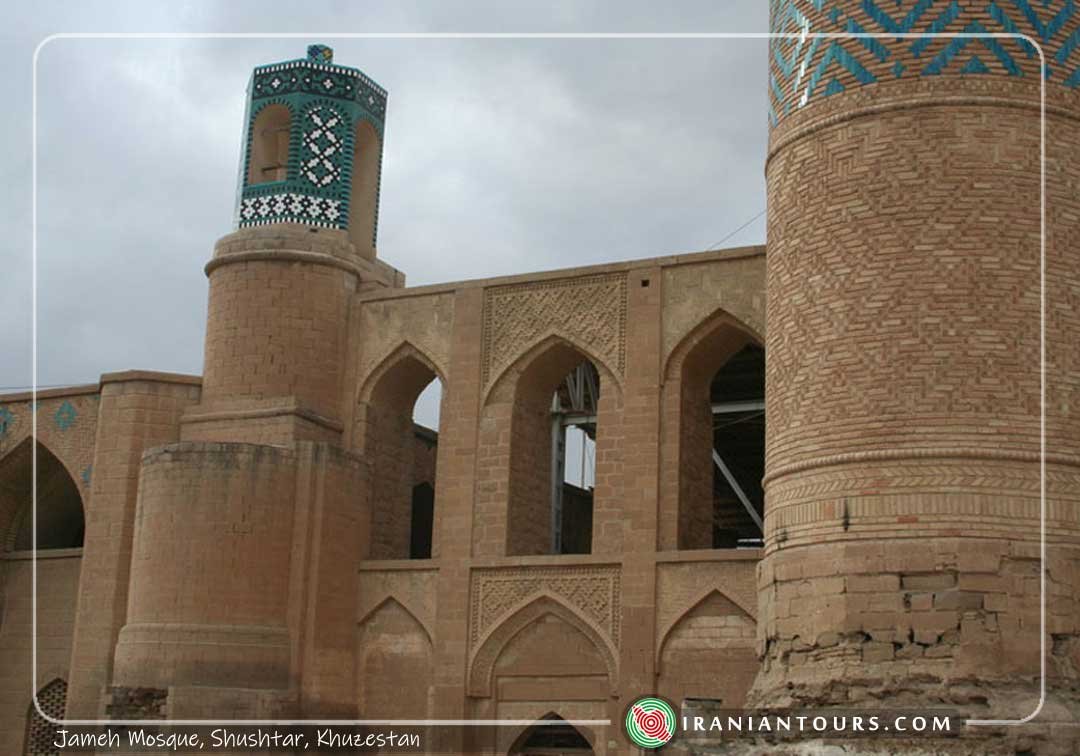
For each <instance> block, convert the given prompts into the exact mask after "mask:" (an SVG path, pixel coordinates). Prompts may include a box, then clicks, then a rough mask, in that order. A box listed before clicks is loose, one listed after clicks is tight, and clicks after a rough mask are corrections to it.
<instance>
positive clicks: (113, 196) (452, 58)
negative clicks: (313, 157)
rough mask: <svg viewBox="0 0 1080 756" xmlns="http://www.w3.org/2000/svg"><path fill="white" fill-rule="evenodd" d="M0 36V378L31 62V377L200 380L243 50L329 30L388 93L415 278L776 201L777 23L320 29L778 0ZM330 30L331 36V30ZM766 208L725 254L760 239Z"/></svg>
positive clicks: (730, 9) (364, 13)
mask: <svg viewBox="0 0 1080 756" xmlns="http://www.w3.org/2000/svg"><path fill="white" fill-rule="evenodd" d="M18 8H19V16H18V17H15V18H13V17H12V16H11V15H9V16H8V19H9V22H8V23H7V24H6V27H5V28H4V29H3V30H2V31H0V39H2V41H3V44H4V49H5V52H6V56H5V58H6V66H7V71H6V75H5V76H4V77H3V80H2V83H0V87H2V88H3V90H4V98H3V101H4V102H5V104H6V107H7V117H6V118H4V119H3V120H2V121H0V137H2V138H0V150H3V151H4V152H5V153H6V154H5V155H4V159H3V160H2V161H0V166H2V171H3V182H2V184H0V192H2V196H3V198H4V201H3V202H0V222H3V226H4V229H5V233H4V237H3V238H4V242H5V245H4V247H3V258H4V265H3V268H2V270H3V274H2V278H0V281H2V291H3V295H2V296H0V319H2V322H3V328H2V329H0V355H2V356H0V387H4V388H5V389H10V388H11V387H22V386H28V385H29V384H30V382H31V354H32V351H31V343H32V342H31V336H30V312H31V304H32V298H31V290H32V279H31V269H32V268H31V260H32V257H31V238H32V237H31V233H32V231H31V202H30V198H31V165H32V161H31V154H32V150H31V144H32V142H31V139H32V120H31V96H32V86H31V80H32V70H33V68H32V58H33V52H34V49H35V47H36V45H37V44H38V43H39V42H40V41H41V40H42V39H44V38H45V37H46V36H48V35H49V34H52V33H55V32H67V31H79V32H105V31H111V32H143V31H155V32H165V31H168V32H245V33H253V32H304V33H307V32H309V31H310V32H311V33H312V35H311V37H310V38H304V39H214V40H167V39H164V40H163V39H151V40H116V39H76V40H72V39H61V40H57V41H53V42H50V43H49V44H47V45H46V46H45V47H44V48H43V49H42V50H41V52H40V56H39V61H38V89H37V92H38V119H37V137H38V211H39V212H38V225H37V231H38V254H37V274H38V281H37V293H38V300H37V312H38V340H37V346H38V350H37V359H38V384H39V385H53V384H70V383H86V382H93V381H96V380H97V378H98V376H99V375H100V374H101V373H103V372H108V371H114V370H123V369H129V368H147V369H155V370H167V371H177V372H184V373H199V372H201V370H202V341H203V329H204V319H205V310H206V278H205V276H204V274H203V272H202V267H203V264H204V263H205V262H206V261H207V260H208V259H209V256H210V253H211V250H212V245H213V243H214V241H215V240H216V239H217V238H219V237H220V236H222V235H224V234H226V233H228V232H229V231H230V230H231V228H230V224H231V220H232V213H233V204H234V197H235V183H236V173H237V162H238V156H239V150H240V136H241V127H242V120H243V107H244V88H245V86H246V83H247V78H248V76H249V74H250V72H251V69H252V67H253V66H255V65H258V64H263V63H269V62H274V61H279V60H287V59H291V58H296V57H301V56H302V55H303V54H304V51H305V48H306V45H307V44H308V43H310V42H318V41H322V42H326V43H327V44H330V45H331V46H333V47H334V49H335V61H336V62H338V63H341V64H343V65H350V66H356V67H358V68H361V69H362V70H364V71H365V72H366V73H367V74H368V75H370V76H371V77H372V78H374V79H375V80H376V81H378V82H379V83H380V84H382V85H383V86H384V87H385V88H386V89H387V90H389V92H390V98H389V106H388V117H387V138H386V153H385V160H384V165H383V189H382V204H381V212H380V229H379V255H380V257H382V258H383V259H385V260H386V261H387V262H389V263H390V264H392V265H394V266H396V267H397V268H399V269H401V270H404V271H405V272H406V274H407V276H408V282H409V284H410V285H418V284H427V283H436V282H440V281H451V280H458V279H464V278H476V277H486V276H493V275H502V274H510V273H524V272H529V271H535V270H545V269H551V268H560V267H568V266H576V265H586V264H592V263H600V262H608V261H614V260H622V259H630V258H636V257H648V256H654V255H665V254H672V253H677V252H685V251H696V250H701V249H707V248H710V247H712V246H714V245H716V244H717V242H719V241H720V240H721V239H723V238H724V237H725V236H727V235H728V234H729V233H730V232H731V231H733V230H734V229H736V228H738V227H739V226H740V225H742V224H743V223H745V222H746V221H747V220H749V219H751V218H753V217H754V216H756V215H757V214H758V213H760V212H761V211H762V210H763V209H764V206H765V194H764V178H763V162H764V154H765V144H766V137H767V134H766V108H767V101H766V86H765V84H766V55H767V49H766V43H765V42H764V41H762V40H723V41H716V40H713V41H687V40H676V41H667V40H666V41H642V40H605V41H598V40H587V41H583V40H543V41H533V40H496V41H492V40H431V39H414V40H401V39H383V40H357V39H353V40H346V39H333V38H330V37H329V36H328V35H327V34H326V32H328V31H336V32H458V31H470V32H478V31H479V32H518V31H528V32H537V31H554V32H597V31H605V32H610V31H615V32H664V31H667V32H693V31H722V32H738V31H766V30H767V24H768V9H767V3H766V2H764V0H722V1H721V2H717V0H704V1H702V2H683V3H674V4H667V7H662V4H659V3H655V2H647V1H640V2H639V1H638V0H627V1H626V2H619V3H610V4H606V5H602V4H596V3H588V2H572V1H570V0H562V1H558V0H555V1H550V2H546V3H542V4H541V3H536V4H531V5H524V4H520V3H506V2H462V3H450V2H430V3H420V2H400V1H396V2H394V1H391V2H322V3H319V2H308V3H303V4H301V3H296V2H276V1H272V0H261V1H260V2H228V3H225V2H220V3H210V2H206V3H197V2H173V3H147V2H129V3H124V2H112V3H102V2H80V3H59V2H52V1H50V0H45V1H44V2H35V3H32V4H29V3H21V4H19V5H18ZM320 32H322V33H320ZM764 233H765V232H764V219H758V220H756V221H755V222H753V223H751V224H750V225H749V226H747V227H746V228H745V229H744V230H742V231H740V232H739V233H737V234H735V235H733V236H731V237H730V238H728V239H727V240H726V241H724V243H723V246H739V245H743V244H754V243H760V242H762V241H763V240H764Z"/></svg>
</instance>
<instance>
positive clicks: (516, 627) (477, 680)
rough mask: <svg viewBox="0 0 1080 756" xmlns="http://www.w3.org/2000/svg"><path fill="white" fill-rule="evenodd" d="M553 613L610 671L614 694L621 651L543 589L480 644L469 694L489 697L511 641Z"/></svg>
mask: <svg viewBox="0 0 1080 756" xmlns="http://www.w3.org/2000/svg"><path fill="white" fill-rule="evenodd" d="M546 616H552V617H555V618H557V619H559V620H561V621H562V622H565V623H566V624H567V625H569V626H570V627H572V628H573V629H574V630H576V631H577V632H579V633H580V634H581V635H583V636H584V637H585V638H586V639H587V640H588V642H589V643H590V645H591V647H592V649H593V650H594V651H595V652H596V654H597V655H598V656H599V658H600V659H601V661H602V663H603V666H604V668H605V669H606V670H607V685H608V688H609V690H610V694H611V695H615V692H616V690H617V687H618V663H617V661H616V659H617V658H618V652H617V650H616V649H615V647H614V645H613V644H612V643H611V641H610V639H609V638H608V637H607V634H606V633H604V632H603V631H602V630H601V629H600V628H598V627H596V626H595V625H594V624H593V623H592V622H590V621H589V620H587V619H586V618H585V617H583V616H582V615H581V614H580V612H579V611H578V610H577V609H575V608H574V607H572V606H570V605H569V604H567V603H566V602H565V601H564V600H563V599H562V598H561V597H559V596H557V595H555V594H553V593H550V592H548V591H543V592H540V593H537V594H534V595H533V596H531V597H529V598H527V599H525V600H524V601H522V602H521V603H519V604H518V605H517V607H515V608H514V609H512V610H510V611H508V612H507V613H506V614H505V615H504V616H503V619H501V620H500V621H498V622H496V623H495V624H494V625H493V626H492V627H491V628H490V629H489V630H488V631H487V632H486V633H484V634H483V635H482V636H481V638H480V640H479V641H478V643H477V647H476V651H475V652H474V653H473V655H472V659H471V661H470V664H469V675H468V689H469V695H471V696H478V697H484V698H486V697H490V696H491V694H492V682H493V676H494V670H495V664H496V662H497V661H498V659H499V657H500V656H501V655H502V653H503V651H504V650H505V649H506V647H507V646H508V645H509V644H510V642H511V641H512V640H513V639H514V638H515V637H517V635H518V634H519V633H521V632H522V631H523V630H524V629H525V628H527V627H528V626H529V625H531V624H533V623H534V622H536V621H538V620H540V619H542V618H544V617H546Z"/></svg>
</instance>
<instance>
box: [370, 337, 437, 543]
mask: <svg viewBox="0 0 1080 756" xmlns="http://www.w3.org/2000/svg"><path fill="white" fill-rule="evenodd" d="M435 382H438V385H439V386H441V387H442V388H443V393H442V397H441V402H443V403H445V401H446V393H445V386H446V382H445V380H444V377H443V373H442V371H441V370H440V368H439V367H438V366H437V365H436V363H435V362H434V360H432V359H431V358H430V357H429V356H428V355H427V354H425V353H424V352H423V351H421V350H420V349H418V348H417V347H416V346H415V345H414V344H412V343H409V342H408V341H404V342H402V343H401V344H399V345H398V346H397V347H396V348H395V349H394V350H393V351H391V352H390V354H388V355H387V356H386V357H384V358H383V360H382V361H381V362H380V363H379V364H378V365H377V366H376V367H375V369H374V370H372V371H371V373H370V375H368V376H367V378H366V379H365V380H364V382H363V385H362V386H361V388H360V390H359V391H358V399H357V412H356V426H355V429H354V445H355V446H356V447H358V448H359V450H360V452H361V453H362V454H364V456H366V457H367V458H368V459H369V460H371V462H372V465H371V476H370V489H369V502H370V505H371V506H370V509H371V523H370V530H369V532H370V537H369V539H368V543H367V544H366V552H365V553H364V554H363V555H362V556H363V557H364V558H370V559H409V558H423V559H427V558H431V557H432V556H434V555H435V553H436V549H437V538H436V533H435V526H434V522H435V512H436V511H437V509H436V507H437V501H438V469H437V464H436V460H437V448H438V429H437V428H424V427H422V426H420V425H417V424H416V423H415V422H414V420H413V415H414V409H415V407H416V403H417V399H418V398H419V397H420V395H421V393H423V392H424V390H425V389H426V388H427V387H428V386H429V385H430V384H432V383H435ZM441 414H442V413H441V412H440V417H441ZM420 484H427V485H429V486H430V487H431V492H430V496H429V497H427V499H425V502H426V503H424V502H421V503H422V504H424V506H426V507H427V509H426V510H425V511H426V516H424V517H417V516H416V513H417V497H416V493H417V486H418V485H420ZM415 527H423V528H425V532H424V533H417V532H414V528H415ZM418 543H420V544H427V546H426V548H423V549H419V550H417V549H415V548H414V545H415V544H418Z"/></svg>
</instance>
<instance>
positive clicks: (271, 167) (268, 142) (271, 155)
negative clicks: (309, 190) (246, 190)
mask: <svg viewBox="0 0 1080 756" xmlns="http://www.w3.org/2000/svg"><path fill="white" fill-rule="evenodd" d="M291 133H292V111H291V110H289V108H288V107H287V106H286V105H283V104H281V103H273V104H271V105H267V106H266V107H264V108H263V109H262V110H260V111H259V112H258V114H257V115H256V116H255V120H254V121H252V124H251V134H250V137H249V138H250V140H251V147H250V153H249V155H248V170H247V178H246V181H245V183H246V185H247V186H253V185H255V184H265V183H268V182H271V181H284V180H285V179H286V178H287V177H288V168H289V139H290V135H291Z"/></svg>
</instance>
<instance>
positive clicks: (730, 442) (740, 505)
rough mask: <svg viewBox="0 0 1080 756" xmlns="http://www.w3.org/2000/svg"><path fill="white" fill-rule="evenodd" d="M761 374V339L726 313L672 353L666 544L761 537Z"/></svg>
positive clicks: (705, 544) (667, 386)
mask: <svg viewBox="0 0 1080 756" xmlns="http://www.w3.org/2000/svg"><path fill="white" fill-rule="evenodd" d="M764 379H765V353H764V350H763V348H762V347H761V341H760V339H759V338H758V337H757V335H756V334H755V333H754V332H753V331H751V330H750V329H749V328H747V327H746V326H745V325H743V324H742V323H740V322H739V321H737V320H735V319H734V318H733V317H731V316H730V315H728V314H727V313H726V312H723V311H718V312H716V313H714V314H713V315H712V316H711V317H709V318H707V319H706V320H705V321H703V322H702V323H700V324H699V325H698V326H697V327H696V328H695V329H694V330H693V331H691V332H690V333H689V334H688V335H687V336H686V337H685V338H684V339H683V340H682V341H681V342H680V343H679V345H678V346H677V347H676V348H675V349H674V350H673V351H672V354H671V356H670V357H669V359H668V363H667V365H666V366H665V370H664V387H663V394H662V402H663V429H662V434H663V438H662V442H661V454H662V456H663V464H662V468H661V475H662V478H663V480H662V484H661V502H660V506H661V517H660V529H659V535H658V540H659V546H660V548H661V549H662V550H666V549H708V548H721V547H736V546H739V545H753V544H754V543H756V542H757V540H756V539H760V537H761V528H760V527H759V526H758V521H759V520H763V518H764V495H763V492H762V489H761V479H762V477H763V475H764V463H765V447H764V444H765V407H764V394H765V387H764ZM751 510H752V511H753V513H751Z"/></svg>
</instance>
